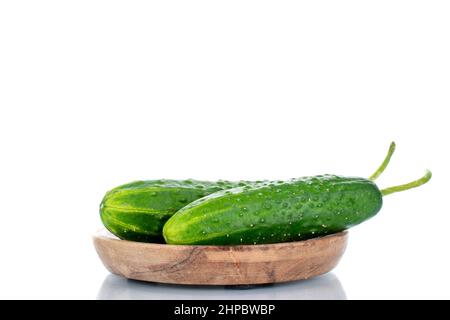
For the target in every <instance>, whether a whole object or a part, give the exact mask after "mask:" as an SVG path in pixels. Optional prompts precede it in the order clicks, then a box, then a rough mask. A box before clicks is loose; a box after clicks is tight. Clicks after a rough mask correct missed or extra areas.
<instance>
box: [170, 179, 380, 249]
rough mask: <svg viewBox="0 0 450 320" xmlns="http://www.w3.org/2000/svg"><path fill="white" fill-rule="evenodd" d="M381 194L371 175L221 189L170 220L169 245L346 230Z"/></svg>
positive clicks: (371, 210) (372, 209) (375, 207)
mask: <svg viewBox="0 0 450 320" xmlns="http://www.w3.org/2000/svg"><path fill="white" fill-rule="evenodd" d="M381 205H382V194H381V191H380V190H379V189H378V188H377V186H376V185H375V184H374V183H373V182H372V181H370V180H367V179H362V178H352V177H340V176H333V175H324V176H316V177H307V178H298V179H292V180H289V181H285V182H282V183H271V184H268V185H265V186H259V187H248V188H244V187H240V188H234V189H230V190H226V191H219V192H216V193H213V194H211V195H209V196H206V197H204V198H201V199H199V200H197V201H194V202H192V203H191V204H188V205H187V206H185V207H184V208H182V209H181V210H180V211H178V212H177V213H176V214H175V215H174V216H172V217H171V218H170V219H169V220H168V221H167V223H166V225H165V226H164V229H163V233H164V238H165V240H166V242H167V243H170V244H215V245H223V244H259V243H276V242H285V241H295V240H304V239H308V238H313V237H318V236H323V235H327V234H331V233H335V232H339V231H342V230H344V229H347V228H349V227H351V226H354V225H357V224H359V223H361V222H362V221H364V220H367V219H369V218H370V217H372V216H374V215H375V214H376V213H377V212H378V211H379V210H380V208H381Z"/></svg>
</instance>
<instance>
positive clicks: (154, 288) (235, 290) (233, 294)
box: [97, 273, 347, 300]
mask: <svg viewBox="0 0 450 320" xmlns="http://www.w3.org/2000/svg"><path fill="white" fill-rule="evenodd" d="M346 298H347V297H346V295H345V291H344V288H343V287H342V285H341V283H340V281H339V279H338V278H337V277H336V276H335V275H334V274H332V273H328V274H326V275H323V276H319V277H316V278H313V279H309V280H303V281H295V282H290V283H278V284H270V285H259V286H253V287H233V286H231V287H227V286H186V285H181V286H179V285H170V284H159V283H149V282H141V281H134V280H128V279H125V278H122V277H119V276H116V275H112V274H110V275H108V276H107V277H106V278H105V280H104V281H103V284H102V286H101V288H100V291H99V292H98V295H97V299H100V300H123V299H133V300H143V299H148V300H157V299H160V300H164V299H173V300H177V299H187V300H188V299H194V300H215V299H224V300H225V299H261V300H265V299H267V300H269V299H270V300H271V299H273V300H275V299H286V300H289V299H292V300H293V299H299V300H301V299H304V300H316V299H324V300H328V299H336V300H344V299H346Z"/></svg>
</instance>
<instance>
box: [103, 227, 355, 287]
mask: <svg viewBox="0 0 450 320" xmlns="http://www.w3.org/2000/svg"><path fill="white" fill-rule="evenodd" d="M94 245H95V248H96V250H97V253H98V255H99V257H100V259H101V260H102V262H103V264H104V265H105V267H106V268H107V269H108V270H109V271H110V272H112V273H114V274H118V275H121V276H124V277H126V278H129V279H135V280H143V281H150V282H161V283H175V284H198V285H245V284H264V283H275V282H286V281H293V280H300V279H308V278H311V277H314V276H318V275H320V274H324V273H326V272H328V271H330V270H332V269H333V268H334V267H335V266H336V265H337V264H338V262H339V260H340V258H341V256H342V255H343V253H344V251H345V248H346V246H347V232H341V233H337V234H333V235H329V236H326V237H321V238H315V239H310V240H306V241H298V242H286V243H276V244H261V245H242V246H186V245H168V244H154V243H140V242H132V241H125V240H119V239H117V238H115V237H114V236H113V235H111V234H108V233H107V232H105V231H102V232H99V233H98V234H96V235H95V236H94Z"/></svg>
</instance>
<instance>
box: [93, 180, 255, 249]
mask: <svg viewBox="0 0 450 320" xmlns="http://www.w3.org/2000/svg"><path fill="white" fill-rule="evenodd" d="M248 184H250V182H247V181H238V182H230V181H224V180H222V181H217V182H209V181H198V180H146V181H135V182H131V183H127V184H124V185H121V186H119V187H117V188H114V189H112V190H110V191H108V192H107V193H106V195H105V196H104V198H103V200H102V202H101V204H100V218H101V220H102V223H103V224H104V226H105V227H106V228H107V229H108V230H109V231H110V232H111V233H113V234H114V235H116V236H117V237H119V238H120V239H124V240H131V241H139V242H156V243H163V242H164V238H163V236H162V229H163V225H164V223H165V222H166V221H167V220H168V219H169V218H170V217H171V216H172V215H173V214H174V213H175V212H176V211H177V210H179V209H181V208H182V207H184V206H185V205H186V204H188V203H190V202H192V201H194V200H197V199H199V198H201V197H204V196H206V195H208V194H211V193H213V192H216V191H219V190H224V189H229V188H235V187H239V186H247V185H248Z"/></svg>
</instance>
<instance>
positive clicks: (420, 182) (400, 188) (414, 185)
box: [381, 170, 431, 196]
mask: <svg viewBox="0 0 450 320" xmlns="http://www.w3.org/2000/svg"><path fill="white" fill-rule="evenodd" d="M430 179H431V171H430V170H427V171H426V173H425V175H424V176H423V177H422V178H420V179H417V180H414V181H412V182H409V183H405V184H401V185H399V186H394V187H389V188H386V189H382V190H381V194H382V195H383V196H387V195H388V194H391V193H394V192H400V191H405V190H408V189H412V188H417V187H419V186H421V185H423V184H425V183H427V182H428V181H429V180H430Z"/></svg>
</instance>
